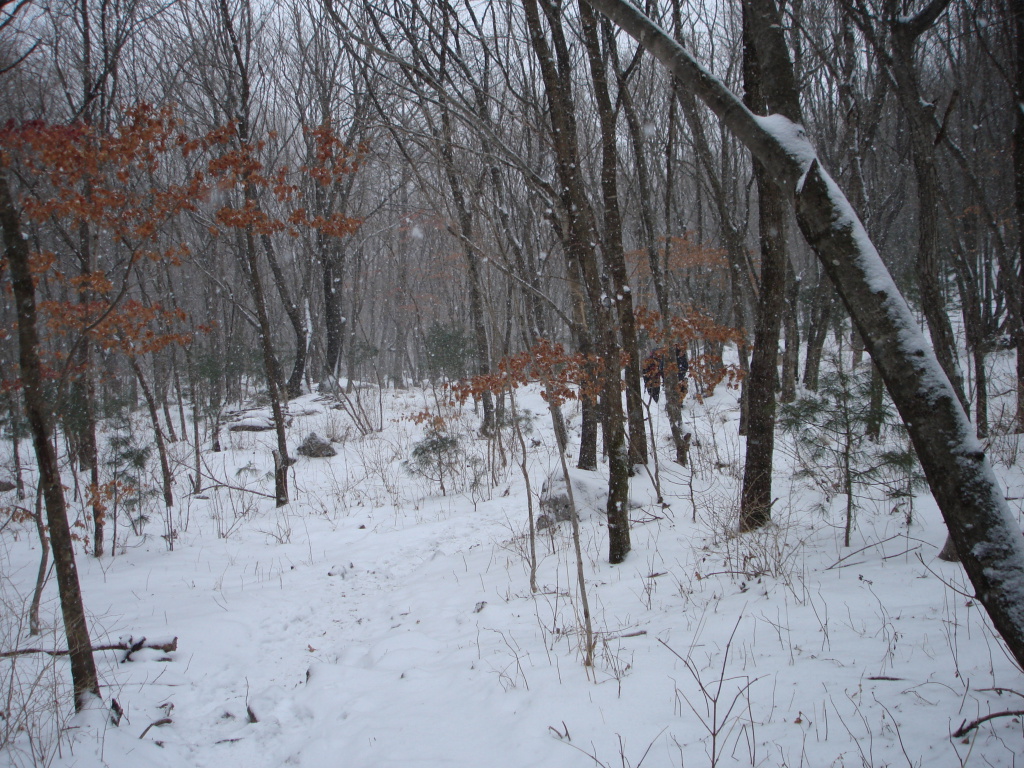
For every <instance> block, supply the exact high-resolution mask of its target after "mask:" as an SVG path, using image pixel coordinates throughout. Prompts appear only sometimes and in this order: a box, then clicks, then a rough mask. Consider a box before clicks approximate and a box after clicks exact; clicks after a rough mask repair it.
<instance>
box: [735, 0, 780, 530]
mask: <svg viewBox="0 0 1024 768" xmlns="http://www.w3.org/2000/svg"><path fill="white" fill-rule="evenodd" d="M758 21H760V20H759V19H758V20H755V19H753V18H751V13H750V12H749V10H748V9H747V7H746V6H744V14H743V81H744V85H745V87H746V98H745V99H744V101H745V103H746V105H747V106H748V107H749V108H750V109H752V110H758V111H760V110H763V109H764V108H765V107H772V106H776V105H777V104H778V102H779V101H780V99H778V98H775V99H771V98H769V94H768V92H769V89H768V88H766V87H764V86H765V85H766V84H765V83H764V82H763V78H764V77H765V74H764V73H765V69H764V66H763V64H762V62H761V61H760V60H759V56H758V54H759V53H760V50H756V49H755V46H754V40H753V37H752V32H751V29H750V25H751V24H754V23H758ZM773 101H774V102H775V103H774V104H773V103H772V102H773ZM753 163H754V180H755V182H756V184H757V198H758V203H757V226H758V233H759V238H760V244H761V281H760V290H759V291H758V297H757V320H756V325H755V329H754V354H753V357H752V358H751V360H750V374H749V375H748V376H747V378H746V379H744V380H743V390H744V391H743V394H744V396H745V397H746V400H747V455H746V461H745V463H744V465H743V490H742V493H741V495H740V531H752V530H754V529H756V528H760V527H762V526H764V525H767V524H768V522H769V521H770V520H771V514H772V468H773V459H774V454H775V411H776V403H775V391H776V389H777V388H778V383H779V379H778V375H779V369H778V357H779V353H778V349H779V334H780V331H781V327H782V309H783V304H784V302H785V289H786V230H787V227H786V224H787V220H788V217H789V209H788V206H787V205H786V200H785V196H784V193H783V192H782V190H780V189H779V188H778V186H777V185H776V184H775V182H774V181H773V180H772V179H771V178H770V177H769V175H768V173H767V171H766V169H765V168H764V167H763V166H762V164H761V163H760V162H759V161H758V160H757V158H754V160H753Z"/></svg>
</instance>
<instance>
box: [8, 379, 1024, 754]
mask: <svg viewBox="0 0 1024 768" xmlns="http://www.w3.org/2000/svg"><path fill="white" fill-rule="evenodd" d="M367 394H370V393H369V392H368V393H367ZM375 397H376V395H372V396H371V397H370V399H368V400H365V401H364V402H366V403H367V404H368V406H369V410H370V411H371V413H372V411H373V410H374V409H375V408H376V407H377V403H376V401H375V400H373V398H375ZM331 405H332V401H330V400H328V399H327V398H322V399H321V398H318V397H316V396H312V395H310V396H307V397H305V398H302V399H301V400H299V401H295V402H293V403H291V406H290V410H291V412H292V414H293V415H295V416H294V420H293V422H292V425H291V428H290V431H289V435H290V440H291V442H292V447H293V449H294V447H295V446H297V445H298V443H299V442H301V440H302V439H303V438H304V437H305V436H306V435H307V434H308V433H309V432H310V431H315V432H317V433H318V434H320V435H321V436H326V437H329V438H331V439H333V441H334V447H335V448H336V449H337V450H338V455H337V456H335V457H333V458H329V459H323V458H316V459H310V458H302V457H300V458H298V461H297V463H296V465H295V467H294V473H293V474H292V476H291V489H292V495H293V501H292V503H291V504H290V505H288V506H287V507H284V508H282V509H275V507H274V505H273V500H272V499H269V498H266V497H264V496H259V495H256V494H253V493H250V492H248V491H246V490H243V489H252V490H257V491H260V492H262V493H264V494H265V493H269V492H271V491H272V480H271V479H268V476H267V473H268V472H270V471H271V469H272V460H271V456H270V448H271V443H272V440H273V433H268V432H231V433H227V432H225V448H226V450H225V451H224V452H222V453H219V454H214V453H206V454H204V458H205V460H206V462H207V463H208V472H209V474H211V475H212V476H214V477H216V478H218V479H219V480H220V481H221V482H222V485H221V486H220V487H214V483H213V482H212V481H210V480H207V481H206V485H207V489H206V490H205V492H204V493H203V494H201V496H202V497H195V496H188V495H186V488H187V476H188V472H189V468H188V463H189V461H190V459H189V451H188V448H187V446H186V445H185V444H184V443H180V444H178V445H176V446H175V450H176V451H178V452H179V453H178V454H177V455H178V459H179V461H180V463H179V464H178V469H177V470H176V471H177V475H178V480H179V486H178V495H177V499H176V501H177V507H176V508H175V516H176V520H177V526H178V529H179V536H178V538H177V540H176V541H175V546H174V549H173V551H169V550H168V547H167V546H166V542H165V540H164V539H163V538H161V536H160V535H159V534H160V533H161V532H162V528H161V525H160V522H159V519H158V517H157V519H154V520H153V521H152V522H151V523H150V524H149V527H148V529H147V531H148V533H149V535H148V536H146V537H143V538H140V537H135V536H133V535H129V536H127V537H126V538H125V540H124V544H123V546H121V547H119V549H118V551H117V552H116V555H115V556H113V557H111V556H109V555H108V556H107V557H105V558H104V559H102V560H100V561H97V560H95V559H93V558H91V557H88V556H86V555H85V554H84V553H81V552H80V553H79V557H78V565H79V569H80V574H81V580H82V588H83V592H84V595H85V599H86V603H87V608H88V611H89V614H90V617H91V622H92V624H91V629H92V635H93V637H94V638H95V639H96V642H97V643H102V642H114V641H116V640H117V638H118V637H120V636H122V635H127V634H131V635H133V636H134V637H136V638H137V637H140V636H147V637H156V636H159V637H166V636H177V638H178V650H177V651H175V652H173V653H169V654H165V653H163V652H160V651H141V652H139V653H137V654H135V655H134V656H133V657H132V660H131V661H128V662H126V663H120V661H121V659H122V657H123V656H124V654H123V652H105V653H100V654H98V655H97V658H98V661H99V663H100V673H101V677H102V682H103V685H104V690H103V694H104V698H105V700H106V701H107V702H108V703H109V702H110V701H111V700H112V699H116V700H117V701H118V702H119V704H120V706H121V707H122V708H123V710H124V718H123V719H122V721H121V724H120V726H119V727H116V728H114V727H110V726H109V725H107V724H106V718H105V717H97V716H96V714H95V713H92V715H91V716H84V717H77V718H75V717H70V716H69V715H68V713H67V712H66V711H64V714H63V715H62V716H61V718H59V720H57V721H55V720H53V718H52V717H50V716H49V715H48V714H47V713H48V712H49V711H51V710H52V707H48V706H47V702H48V701H50V700H52V699H53V697H54V696H58V697H59V696H61V695H65V696H66V690H67V681H66V678H67V677H68V674H69V672H68V669H67V666H66V661H64V660H61V659H58V660H56V661H51V660H49V659H48V658H47V657H40V656H32V657H20V658H18V659H16V660H12V659H6V660H3V661H2V665H3V666H2V669H3V671H2V673H0V682H2V683H3V685H4V691H3V695H4V697H5V699H6V698H7V697H8V695H11V696H12V698H11V699H10V702H8V703H7V704H3V705H0V708H3V707H6V708H7V709H8V710H11V708H12V707H18V708H20V709H19V711H20V712H21V713H22V714H24V713H27V712H28V711H29V710H31V711H32V712H34V713H35V714H27V715H26V716H25V717H23V718H21V720H20V722H22V723H23V724H26V728H25V729H24V730H23V731H21V732H19V733H18V734H16V735H14V737H13V739H12V745H11V746H10V747H9V748H8V749H7V750H6V751H3V752H0V764H4V765H6V764H11V765H33V764H52V765H54V766H100V765H104V766H116V767H117V768H122V767H123V768H128V767H129V766H130V768H148V767H149V766H154V767H156V766H160V767H174V768H178V767H179V766H197V767H206V766H209V767H214V768H226V767H229V766H247V767H252V768H255V767H257V766H284V765H288V766H292V765H294V766H306V767H308V768H318V767H320V766H345V767H346V768H388V767H390V766H396V767H398V766H401V767H402V768H408V766H417V765H419V766H467V767H470V766H472V767H473V768H477V767H478V766H481V765H486V766H488V768H505V767H506V766H507V767H509V768H511V767H513V766H514V767H516V768H521V767H525V766H531V767H533V766H536V767H538V768H539V767H541V766H550V767H551V768H555V767H558V768H569V767H570V766H590V765H595V764H596V765H601V766H608V767H609V768H610V767H611V766H621V767H622V768H627V767H629V768H638V766H640V765H641V764H642V765H644V766H646V767H647V768H661V767H662V766H676V767H678V766H683V767H690V766H714V765H719V766H725V765H755V766H793V767H795V766H808V767H816V766H903V765H907V766H919V765H920V766H958V765H961V764H966V765H978V766H1016V765H1021V764H1024V757H1022V756H1024V730H1022V725H1021V721H1020V718H998V719H994V720H992V721H990V722H988V723H986V724H985V725H983V726H981V728H980V729H978V730H977V731H975V732H974V733H972V734H971V735H969V736H968V737H966V738H952V737H951V735H950V734H951V733H952V732H953V731H954V730H955V729H956V728H957V727H958V726H960V725H961V723H962V722H963V721H965V720H966V721H971V720H973V719H975V718H978V717H980V716H983V715H986V714H989V713H990V712H998V711H1002V710H1015V709H1024V698H1022V693H1024V681H1022V679H1021V673H1020V671H1019V670H1018V669H1016V668H1015V666H1014V664H1013V663H1012V662H1011V661H1010V660H1009V659H1008V657H1007V655H1006V654H1005V653H1004V651H1003V648H1002V646H1001V644H1000V642H999V640H998V639H997V638H996V637H995V636H994V635H993V632H992V630H991V629H990V627H989V626H988V623H987V620H986V618H985V617H984V615H983V613H982V611H981V609H980V607H979V606H978V605H977V604H976V603H975V602H974V601H973V600H971V599H970V598H969V597H968V595H969V594H970V592H971V589H970V587H969V585H966V584H965V581H964V577H963V574H962V571H961V569H960V568H959V567H958V566H956V565H949V564H945V563H942V562H940V561H937V560H936V559H935V554H936V553H937V551H938V548H939V547H940V546H941V545H942V542H943V539H944V535H945V534H944V528H943V526H942V523H941V520H940V518H939V515H938V512H937V510H936V508H935V506H934V504H933V503H932V502H931V500H930V497H928V496H927V495H922V496H918V497H917V498H916V499H915V500H914V508H913V523H912V525H911V526H910V527H909V528H908V527H907V526H906V525H905V518H906V514H905V513H906V506H905V505H902V506H900V507H899V508H898V509H897V510H896V511H893V509H892V504H891V503H889V504H888V505H882V504H865V505H864V507H863V508H862V509H860V510H859V512H858V518H857V527H856V531H855V538H854V543H853V546H852V547H850V548H848V549H847V548H844V547H843V546H842V528H841V525H842V520H841V517H840V510H841V508H842V503H841V502H840V501H833V504H832V506H833V507H834V511H833V512H832V513H831V514H830V515H829V516H827V517H826V516H823V515H822V514H821V512H820V511H819V509H818V505H819V504H820V503H821V496H820V494H819V493H818V492H816V491H813V490H811V489H810V488H808V487H807V486H805V485H803V484H801V483H800V482H798V481H796V480H794V479H793V477H792V476H793V459H792V450H791V448H789V447H787V443H786V441H783V442H782V444H781V445H780V450H779V460H778V463H777V478H776V495H777V496H778V497H779V500H778V501H777V502H776V505H775V508H774V514H775V522H774V523H773V524H772V525H771V526H770V527H769V528H768V529H766V530H764V531H761V532H757V533H754V534H749V535H745V536H736V535H733V534H732V531H733V530H734V528H735V508H736V498H737V496H738V491H737V489H738V482H739V480H738V479H739V475H740V472H741V468H742V461H741V448H742V444H741V440H740V439H739V438H738V437H737V436H736V433H737V429H736V423H735V419H736V417H737V409H736V393H735V392H732V391H727V390H725V389H724V388H720V389H719V391H718V392H717V393H716V395H715V396H714V397H713V398H710V399H709V400H707V401H706V402H705V403H703V404H700V403H696V402H694V401H693V399H692V397H691V399H690V400H689V401H688V404H687V407H686V414H685V415H686V418H687V426H688V428H689V429H692V431H693V432H694V435H695V439H696V444H695V447H694V448H693V451H692V453H691V457H692V466H691V467H689V468H682V467H679V466H678V465H675V464H672V463H671V462H670V461H669V460H668V456H669V450H668V448H669V446H668V444H667V433H668V424H667V422H666V420H665V417H664V414H663V413H659V412H658V410H657V407H655V409H654V423H655V426H656V427H657V429H658V441H659V447H660V449H661V456H660V461H659V463H658V472H657V478H658V480H659V482H660V486H661V490H662V494H663V496H664V499H665V502H666V503H667V506H661V505H658V504H657V503H656V493H655V490H654V482H653V478H652V477H651V476H649V475H647V474H646V473H641V474H640V475H638V476H637V477H635V478H634V479H633V481H632V487H631V496H632V499H633V500H634V502H635V503H636V507H635V508H634V509H633V511H632V518H633V521H634V524H633V528H632V535H633V551H632V553H631V554H630V556H629V558H628V559H627V561H626V562H625V563H624V564H622V565H618V566H610V565H608V563H607V551H606V550H607V537H606V528H605V523H604V520H603V516H602V515H601V514H600V513H599V512H597V511H596V510H595V509H593V507H594V506H595V503H596V504H598V505H599V503H600V498H599V497H600V488H601V481H600V480H597V481H594V480H592V479H590V480H588V479H587V474H588V473H576V476H577V477H579V478H581V479H580V482H581V483H582V484H583V487H585V489H587V492H586V493H584V494H582V495H583V498H584V501H586V502H587V503H586V504H585V507H586V508H585V509H584V510H583V514H582V518H583V519H582V540H583V541H582V543H583V552H584V560H585V562H584V570H585V572H586V577H587V589H588V591H589V599H590V605H591V609H592V613H593V624H594V629H595V631H596V633H597V647H596V662H595V666H594V667H593V668H589V669H588V668H586V667H584V666H583V664H582V660H583V653H582V647H583V645H582V644H583V639H582V629H581V627H582V608H581V602H580V599H579V590H578V588H577V584H576V576H575V573H576V563H575V556H574V554H573V546H572V540H571V529H570V526H569V525H568V524H567V523H562V524H560V525H559V526H556V527H555V528H553V529H551V530H550V531H548V532H544V533H542V534H540V535H539V536H538V539H537V549H538V556H539V559H540V565H539V572H538V584H539V590H538V592H537V593H536V594H532V593H531V590H530V584H529V560H528V556H529V545H528V540H527V538H526V537H525V531H526V528H527V495H526V487H525V484H524V481H523V478H522V474H521V472H520V471H519V468H518V466H517V465H516V463H515V458H516V455H515V453H514V446H513V441H512V440H511V439H508V437H507V436H506V445H505V446H504V448H503V449H501V450H499V449H497V448H496V447H495V446H494V445H491V446H490V450H489V446H488V443H487V441H485V440H482V439H479V438H476V437H474V436H473V434H472V428H473V425H474V424H475V423H476V417H475V416H474V415H473V413H472V410H471V409H466V410H465V411H464V412H463V413H462V415H461V417H460V418H461V419H462V424H463V425H464V429H465V432H464V434H463V438H462V440H463V443H464V445H466V446H467V447H468V455H469V456H470V458H466V459H465V460H464V461H463V463H462V464H461V465H460V466H461V467H462V468H461V469H459V470H458V471H457V472H456V475H455V476H451V477H449V478H448V481H447V483H446V486H447V491H448V492H447V495H445V496H442V495H440V492H439V489H438V483H436V482H433V481H430V480H427V479H425V478H422V477H417V476H414V475H412V474H410V473H409V472H408V471H407V469H406V468H405V467H403V462H404V461H407V460H408V459H409V458H410V455H411V451H412V449H413V448H414V446H415V445H416V444H417V443H418V441H419V440H421V439H422V434H423V426H422V425H417V424H416V423H414V422H413V421H411V420H409V419H408V418H407V417H408V416H409V415H411V414H413V413H416V412H419V411H422V410H424V408H428V407H432V408H434V410H435V411H436V410H437V409H436V406H435V401H434V399H433V397H432V395H431V394H430V393H429V392H426V393H425V392H422V391H419V390H409V391H397V392H396V391H388V392H386V393H385V394H384V402H383V409H384V410H383V420H382V421H383V430H382V431H380V432H374V433H371V434H368V435H365V436H362V435H360V434H359V432H358V431H357V430H356V429H355V428H354V427H353V423H352V420H351V419H350V418H349V417H348V416H347V415H346V413H345V412H344V411H343V410H336V409H334V408H332V407H331ZM518 407H519V408H520V409H525V410H528V411H529V412H531V413H532V415H533V417H534V418H533V420H532V430H531V431H530V432H529V434H527V435H526V441H527V443H528V444H529V445H530V451H529V456H528V466H529V470H530V475H531V486H532V488H533V489H534V493H536V492H537V490H538V489H539V488H540V486H541V483H542V481H543V479H544V478H545V477H546V476H548V475H549V474H550V473H552V472H553V471H555V470H556V469H557V467H558V463H557V455H556V454H555V452H554V450H553V447H552V446H553V439H552V436H551V430H550V428H549V420H548V418H547V412H546V408H545V405H544V403H543V401H542V400H541V398H540V397H539V395H538V394H537V392H535V391H526V392H522V393H520V396H519V398H518ZM571 411H572V409H571V408H570V412H571ZM296 414H297V415H296ZM1000 440H1001V442H1000V443H999V444H998V445H997V446H996V450H994V451H993V454H994V457H995V458H996V460H997V470H998V472H999V473H1000V476H1001V477H1002V479H1003V480H1004V482H1005V483H1006V487H1007V495H1008V496H1009V497H1011V498H1013V499H1014V501H1012V502H1011V503H1012V504H1013V505H1014V507H1015V508H1020V505H1021V501H1020V500H1019V499H1020V497H1021V496H1024V481H1022V476H1021V473H1020V471H1019V469H1018V468H1017V467H1016V466H1015V456H1016V453H1015V451H1016V442H1015V440H1016V438H1000ZM502 450H504V453H505V458H506V463H505V465H504V466H502V453H501V451H502ZM474 457H475V458H474ZM1000 457H1002V459H1003V463H1002V464H999V463H998V462H999V461H1000ZM467 465H468V466H467ZM653 469H654V468H653V467H652V474H653ZM473 479H476V480H477V481H479V482H477V483H476V484H475V485H472V484H471V483H470V481H471V480H473ZM228 486H232V487H228ZM6 496H10V497H13V493H9V494H5V497H6ZM4 502H5V503H13V499H6V498H5V499H4ZM154 503H156V502H154ZM535 503H536V500H535ZM80 508H81V505H80V504H78V505H77V507H76V509H80ZM122 530H127V528H126V527H124V526H123V527H122ZM0 541H2V544H0V572H2V579H0V581H2V586H3V599H4V601H5V607H4V608H3V610H5V611H7V612H8V614H7V618H6V619H5V620H4V624H5V626H6V627H7V629H6V630H5V632H6V633H5V634H3V635H0V644H2V648H0V650H8V649H10V648H12V647H25V646H26V645H35V646H39V645H45V646H46V647H59V646H60V640H59V633H55V632H54V630H53V629H52V626H53V625H54V624H56V623H58V618H59V615H58V611H57V606H56V600H55V587H54V585H53V584H52V583H51V584H50V585H49V586H48V588H47V593H46V602H45V604H44V611H43V613H44V618H46V619H48V621H49V624H50V626H51V629H50V632H49V634H48V635H46V634H44V636H43V638H42V639H39V638H35V639H30V638H27V637H26V636H25V632H24V627H21V626H19V624H18V621H17V620H16V619H15V618H13V617H14V614H15V613H19V614H20V612H21V611H22V610H23V609H24V605H25V602H26V600H27V599H28V597H29V595H30V594H31V588H32V584H33V582H34V579H35V573H36V568H37V563H38V556H39V551H38V549H39V548H38V543H37V541H36V540H35V533H34V529H33V528H32V526H31V524H30V523H25V524H18V525H11V526H8V528H7V529H6V530H5V531H4V533H3V535H2V538H0ZM51 581H52V580H51ZM19 631H20V635H18V634H17V633H18V632H19ZM62 691H63V692H64V693H63V694H62ZM1014 691H1016V693H1015V692H1014ZM63 704H64V707H65V708H66V706H67V704H68V699H67V698H64V699H63ZM13 719H14V718H13V716H11V712H10V711H9V718H8V720H7V721H6V723H7V725H8V726H9V725H10V724H11V723H12V722H13ZM0 725H3V723H0ZM57 728H59V729H60V733H61V737H60V740H59V745H58V746H56V747H53V748H52V750H51V749H48V748H47V741H46V739H47V736H48V734H49V735H52V733H53V730H54V729H57ZM37 754H38V755H39V756H38V757H36V756H34V755H37Z"/></svg>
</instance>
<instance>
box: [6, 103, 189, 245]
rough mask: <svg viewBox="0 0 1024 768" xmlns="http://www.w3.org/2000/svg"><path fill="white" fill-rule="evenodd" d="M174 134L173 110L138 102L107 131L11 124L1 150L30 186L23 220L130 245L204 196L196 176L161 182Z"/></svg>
mask: <svg viewBox="0 0 1024 768" xmlns="http://www.w3.org/2000/svg"><path fill="white" fill-rule="evenodd" d="M177 131H178V123H177V120H176V119H175V118H174V115H173V110H172V109H171V108H170V107H164V108H161V109H156V108H155V107H153V106H151V105H148V104H140V105H138V106H136V107H133V108H132V109H130V110H128V112H127V113H126V115H125V117H124V119H123V120H122V121H121V122H120V123H119V124H118V125H117V126H116V127H115V128H114V129H113V130H111V131H110V132H106V133H104V132H101V131H99V130H97V129H95V128H93V127H91V126H88V125H85V124H82V123H76V124H73V125H49V124H47V123H43V122H40V121H33V122H28V123H23V124H21V125H15V124H14V123H8V124H7V125H6V126H5V127H4V128H3V129H2V130H0V146H2V147H3V152H4V157H5V160H7V161H9V162H14V161H15V160H16V161H17V162H18V164H19V165H20V166H21V167H22V169H23V173H22V175H23V176H24V177H26V178H30V179H32V180H33V181H34V183H35V186H34V187H33V189H32V190H31V194H28V195H26V196H25V197H24V199H23V200H22V205H23V208H24V211H25V214H26V217H27V218H28V219H30V220H31V221H33V222H35V223H37V224H43V223H45V222H47V221H62V222H69V223H71V224H72V225H79V224H84V223H88V224H91V225H94V226H96V227H98V228H99V229H100V230H102V231H104V232H106V233H107V234H108V235H109V236H110V238H111V239H112V240H113V241H114V242H117V243H124V244H129V245H131V246H133V247H135V246H137V244H138V243H139V242H140V241H147V240H151V239H153V238H154V237H155V236H156V234H157V233H158V231H159V229H160V228H161V227H162V226H163V225H164V224H165V223H166V222H168V221H169V220H171V219H173V218H174V217H175V216H177V215H178V214H179V213H181V212H182V211H185V210H193V209H194V207H195V201H196V200H198V199H201V198H203V197H204V196H205V195H206V192H207V189H206V186H205V183H204V181H203V177H202V175H201V174H193V175H192V176H190V177H189V178H187V179H185V180H184V181H183V182H181V183H170V182H167V183H160V180H159V177H160V176H161V175H167V174H168V173H174V172H175V170H174V169H173V168H172V167H170V166H172V165H173V163H171V160H172V159H173V158H172V156H171V150H172V149H173V148H176V147H180V145H179V143H178V142H177V141H176V139H175V136H176V133H177ZM179 151H180V149H179Z"/></svg>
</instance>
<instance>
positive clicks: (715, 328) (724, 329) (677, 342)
mask: <svg viewBox="0 0 1024 768" xmlns="http://www.w3.org/2000/svg"><path fill="white" fill-rule="evenodd" d="M635 316H636V324H637V327H638V328H640V329H642V330H643V331H644V332H646V333H647V335H648V336H649V337H650V338H651V340H652V342H653V343H654V345H655V346H657V347H681V348H682V349H687V348H689V347H692V346H695V345H694V344H693V343H694V342H697V345H696V346H698V347H699V348H700V349H702V350H704V351H702V352H701V353H699V354H695V355H690V359H689V364H690V368H689V375H690V376H691V377H692V378H693V380H694V381H695V382H696V383H697V388H696V392H695V396H696V397H697V399H698V400H700V399H701V398H703V397H706V396H708V395H710V394H712V393H713V392H714V391H715V387H717V386H718V385H719V384H721V383H722V382H723V381H725V382H726V384H727V386H729V387H734V386H738V385H739V382H740V381H741V380H742V379H743V371H742V370H741V369H740V368H739V367H738V366H736V365H735V364H732V363H729V364H726V363H723V362H722V359H721V356H720V355H719V354H717V353H715V354H711V353H708V352H707V350H708V349H709V348H710V349H716V350H717V349H721V347H722V346H724V345H727V344H736V345H737V346H739V345H742V344H746V338H745V336H744V335H743V332H742V331H740V330H739V329H736V328H731V327H729V326H726V325H722V324H720V323H717V322H715V320H713V319H712V318H711V317H709V316H707V315H706V314H704V313H702V312H698V311H697V310H695V309H688V310H686V312H685V313H683V314H679V315H674V316H673V317H672V318H671V320H670V323H669V326H670V327H669V330H668V331H667V332H666V331H665V329H664V328H663V327H662V321H661V315H660V313H658V312H654V311H651V310H649V309H647V308H645V307H639V308H637V310H636V312H635Z"/></svg>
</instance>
